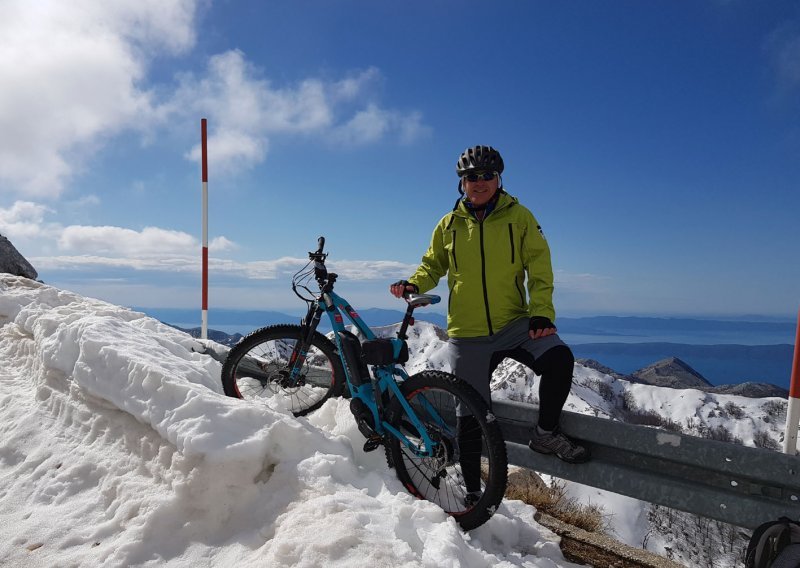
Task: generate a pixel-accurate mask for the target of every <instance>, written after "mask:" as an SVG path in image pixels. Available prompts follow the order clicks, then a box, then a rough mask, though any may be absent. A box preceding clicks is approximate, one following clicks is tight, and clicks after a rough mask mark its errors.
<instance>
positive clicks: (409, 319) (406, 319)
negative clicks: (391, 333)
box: [397, 304, 414, 339]
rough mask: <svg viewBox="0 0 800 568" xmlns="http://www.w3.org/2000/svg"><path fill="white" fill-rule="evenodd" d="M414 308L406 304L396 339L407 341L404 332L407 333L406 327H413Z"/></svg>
mask: <svg viewBox="0 0 800 568" xmlns="http://www.w3.org/2000/svg"><path fill="white" fill-rule="evenodd" d="M413 314H414V306H413V305H412V304H408V307H407V308H406V315H405V316H403V323H402V324H401V325H400V330H399V331H398V332H397V337H398V338H400V339H408V336H407V335H406V332H407V331H408V326H409V325H413V321H414V317H413Z"/></svg>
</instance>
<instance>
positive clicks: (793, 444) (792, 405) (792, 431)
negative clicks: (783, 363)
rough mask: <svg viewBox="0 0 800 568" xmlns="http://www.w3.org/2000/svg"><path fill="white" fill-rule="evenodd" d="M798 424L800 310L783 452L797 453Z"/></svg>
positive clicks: (799, 420) (799, 401) (799, 409)
mask: <svg viewBox="0 0 800 568" xmlns="http://www.w3.org/2000/svg"><path fill="white" fill-rule="evenodd" d="M799 425H800V310H798V312H797V335H796V336H795V339H794V359H793V360H792V382H791V384H790V385H789V408H788V409H787V410H786V432H785V433H784V435H783V453H784V454H792V455H794V454H796V453H797V428H798V426H799Z"/></svg>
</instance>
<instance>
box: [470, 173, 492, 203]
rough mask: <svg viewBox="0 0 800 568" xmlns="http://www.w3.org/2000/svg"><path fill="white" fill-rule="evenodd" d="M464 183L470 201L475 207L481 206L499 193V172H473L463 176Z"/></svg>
mask: <svg viewBox="0 0 800 568" xmlns="http://www.w3.org/2000/svg"><path fill="white" fill-rule="evenodd" d="M486 178H489V179H486ZM470 180H473V181H470ZM462 185H463V186H464V192H465V193H466V194H467V199H469V201H470V203H472V204H473V205H474V206H475V207H481V206H483V205H486V204H487V203H489V201H490V200H491V199H492V197H494V194H495V193H497V185H498V179H497V174H496V173H495V172H481V171H477V172H471V173H469V174H468V175H465V176H464V177H463V178H462Z"/></svg>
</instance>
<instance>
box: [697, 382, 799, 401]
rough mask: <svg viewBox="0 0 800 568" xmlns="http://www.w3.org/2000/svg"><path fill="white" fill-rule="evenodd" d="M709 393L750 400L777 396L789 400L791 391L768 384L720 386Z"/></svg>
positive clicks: (711, 389)
mask: <svg viewBox="0 0 800 568" xmlns="http://www.w3.org/2000/svg"><path fill="white" fill-rule="evenodd" d="M707 392H713V393H716V394H735V395H738V396H746V397H748V398H767V397H771V396H776V397H778V398H784V399H785V398H788V397H789V391H788V390H786V389H784V388H781V387H779V386H777V385H771V384H768V383H752V382H747V383H739V384H735V385H719V386H716V387H712V388H710V389H708V391H707Z"/></svg>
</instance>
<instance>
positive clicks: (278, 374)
mask: <svg viewBox="0 0 800 568" xmlns="http://www.w3.org/2000/svg"><path fill="white" fill-rule="evenodd" d="M258 366H259V367H260V368H261V370H262V371H264V374H265V375H267V377H266V379H264V381H263V383H264V387H265V388H268V389H269V390H270V391H272V392H273V393H277V392H278V391H281V390H282V391H297V390H299V389H300V388H301V387H302V386H303V385H304V384H305V378H306V376H305V375H304V374H301V375H300V376H298V377H297V380H296V381H292V380H291V378H290V377H289V369H288V368H286V367H284V368H282V369H277V368H275V366H274V364H273V365H272V366H271V365H270V363H269V362H267V361H264V362H259V363H258Z"/></svg>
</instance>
